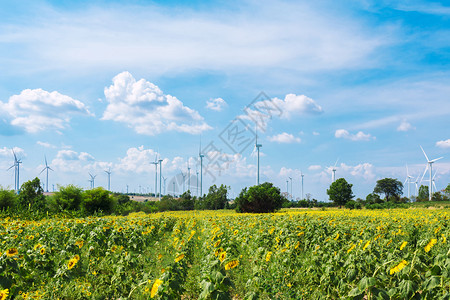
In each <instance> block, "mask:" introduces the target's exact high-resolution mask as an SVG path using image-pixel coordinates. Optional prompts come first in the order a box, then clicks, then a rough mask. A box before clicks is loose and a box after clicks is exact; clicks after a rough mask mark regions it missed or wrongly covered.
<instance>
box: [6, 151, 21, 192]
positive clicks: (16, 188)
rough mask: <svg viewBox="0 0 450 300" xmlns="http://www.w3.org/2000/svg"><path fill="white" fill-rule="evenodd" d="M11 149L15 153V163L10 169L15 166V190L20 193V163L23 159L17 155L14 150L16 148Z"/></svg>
mask: <svg viewBox="0 0 450 300" xmlns="http://www.w3.org/2000/svg"><path fill="white" fill-rule="evenodd" d="M11 151H12V153H13V155H14V164H13V165H12V166H11V167H9V168H8V170H10V169H11V168H13V167H14V190H15V191H16V193H19V188H20V186H19V185H20V180H19V174H20V172H19V171H20V164H21V163H22V161H21V160H20V159H17V155H16V153H15V152H14V149H11ZM8 170H7V171H8Z"/></svg>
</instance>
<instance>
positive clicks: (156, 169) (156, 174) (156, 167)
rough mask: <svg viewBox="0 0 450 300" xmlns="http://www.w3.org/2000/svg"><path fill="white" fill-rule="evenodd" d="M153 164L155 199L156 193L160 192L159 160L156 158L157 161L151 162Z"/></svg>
mask: <svg viewBox="0 0 450 300" xmlns="http://www.w3.org/2000/svg"><path fill="white" fill-rule="evenodd" d="M151 164H153V165H155V198H156V192H157V190H158V160H157V157H156V156H155V161H154V162H151Z"/></svg>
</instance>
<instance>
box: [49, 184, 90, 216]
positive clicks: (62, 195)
mask: <svg viewBox="0 0 450 300" xmlns="http://www.w3.org/2000/svg"><path fill="white" fill-rule="evenodd" d="M54 197H55V201H56V204H57V205H58V206H59V207H60V209H62V210H78V209H80V205H81V202H82V201H83V189H82V188H80V187H78V186H76V185H73V184H69V185H67V186H59V191H57V192H56V193H55V195H54Z"/></svg>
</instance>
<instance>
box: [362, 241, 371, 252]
mask: <svg viewBox="0 0 450 300" xmlns="http://www.w3.org/2000/svg"><path fill="white" fill-rule="evenodd" d="M369 245H370V241H367V243H366V244H365V245H364V247H363V251H364V250H366V248H367V247H369Z"/></svg>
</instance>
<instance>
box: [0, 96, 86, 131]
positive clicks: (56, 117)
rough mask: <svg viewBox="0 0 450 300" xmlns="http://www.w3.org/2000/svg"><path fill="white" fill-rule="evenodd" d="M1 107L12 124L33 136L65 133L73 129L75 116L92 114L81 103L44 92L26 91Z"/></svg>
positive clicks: (67, 97)
mask: <svg viewBox="0 0 450 300" xmlns="http://www.w3.org/2000/svg"><path fill="white" fill-rule="evenodd" d="M0 108H1V109H2V110H3V111H6V112H7V113H8V114H9V115H11V125H14V126H18V127H21V128H23V129H25V131H27V132H30V133H36V132H39V131H43V130H48V129H53V130H61V129H64V128H67V127H68V126H69V122H70V120H71V118H72V117H73V116H74V115H92V114H91V113H90V112H89V110H88V108H87V107H86V105H85V104H84V103H82V102H81V101H78V100H75V99H72V98H71V97H69V96H66V95H62V94H60V93H58V92H56V91H54V92H47V91H44V90H43V89H34V90H31V89H26V90H23V91H22V92H21V93H20V94H19V95H13V96H11V97H10V98H9V100H8V102H6V103H2V102H0Z"/></svg>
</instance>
